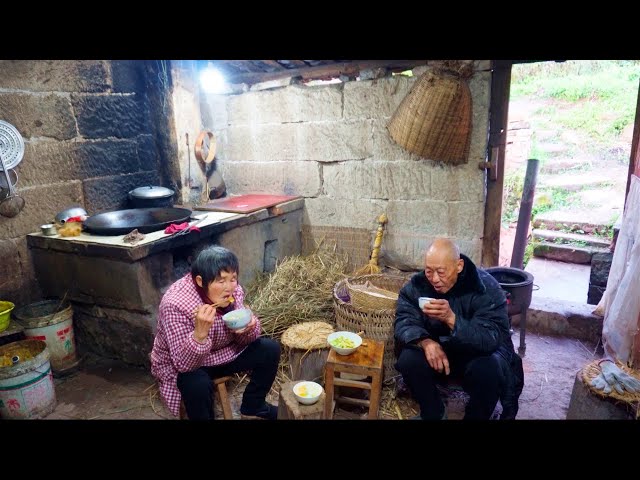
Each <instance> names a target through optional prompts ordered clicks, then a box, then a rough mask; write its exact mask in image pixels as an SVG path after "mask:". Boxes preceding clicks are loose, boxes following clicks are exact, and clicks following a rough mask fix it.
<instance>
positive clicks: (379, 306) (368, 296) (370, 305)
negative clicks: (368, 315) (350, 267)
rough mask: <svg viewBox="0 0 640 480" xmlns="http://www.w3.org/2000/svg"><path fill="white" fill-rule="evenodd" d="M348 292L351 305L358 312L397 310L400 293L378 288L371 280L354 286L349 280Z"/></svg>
mask: <svg viewBox="0 0 640 480" xmlns="http://www.w3.org/2000/svg"><path fill="white" fill-rule="evenodd" d="M347 290H348V292H349V297H350V298H351V304H352V305H353V306H354V307H355V308H357V309H358V310H395V309H396V303H397V302H398V293H397V292H392V291H390V290H385V289H384V288H378V287H376V286H375V285H373V284H372V283H371V282H370V281H369V280H367V281H366V282H365V283H364V284H354V283H351V282H349V279H347Z"/></svg>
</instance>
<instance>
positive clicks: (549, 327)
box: [512, 297, 603, 344]
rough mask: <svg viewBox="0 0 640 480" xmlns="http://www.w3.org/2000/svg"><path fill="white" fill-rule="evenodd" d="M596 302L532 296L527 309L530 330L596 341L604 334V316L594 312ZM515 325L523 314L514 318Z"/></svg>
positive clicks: (518, 323)
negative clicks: (578, 301)
mask: <svg viewBox="0 0 640 480" xmlns="http://www.w3.org/2000/svg"><path fill="white" fill-rule="evenodd" d="M595 308H596V307H595V305H587V304H585V303H577V302H569V301H566V300H557V299H554V298H535V297H534V298H533V299H532V300H531V305H530V306H529V309H528V310H527V327H526V328H527V333H529V332H533V333H539V334H542V335H551V336H558V337H570V338H575V339H578V340H586V341H589V342H593V343H594V344H595V343H597V342H598V341H600V339H601V336H602V322H603V318H602V317H599V316H597V315H594V314H593V313H592V311H593V310H594V309H595ZM512 324H513V326H514V328H516V327H519V326H520V315H514V317H513V319H512Z"/></svg>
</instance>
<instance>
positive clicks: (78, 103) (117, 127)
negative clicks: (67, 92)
mask: <svg viewBox="0 0 640 480" xmlns="http://www.w3.org/2000/svg"><path fill="white" fill-rule="evenodd" d="M71 101H72V103H73V108H74V110H75V112H76V119H77V122H78V130H79V131H80V134H81V135H82V136H83V137H85V138H107V137H116V138H132V137H135V136H137V135H141V134H144V133H150V131H151V127H150V126H149V125H148V124H147V119H148V105H147V103H146V101H145V99H144V98H143V97H140V96H138V95H136V94H132V95H100V96H78V95H72V96H71Z"/></svg>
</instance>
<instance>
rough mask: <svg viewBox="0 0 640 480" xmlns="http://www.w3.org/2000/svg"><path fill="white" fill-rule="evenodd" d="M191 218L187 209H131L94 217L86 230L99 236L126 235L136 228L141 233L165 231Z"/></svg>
mask: <svg viewBox="0 0 640 480" xmlns="http://www.w3.org/2000/svg"><path fill="white" fill-rule="evenodd" d="M190 217H191V210H188V209H186V208H130V209H127V210H115V211H113V212H105V213H100V214H98V215H93V216H91V217H89V218H87V219H86V220H85V221H84V228H85V229H86V230H87V231H88V232H90V233H94V234H97V235H124V234H127V233H129V232H130V231H131V230H133V229H134V228H137V229H138V231H139V232H140V233H150V232H156V231H158V230H164V229H165V228H166V227H168V226H169V225H171V224H172V223H183V222H186V221H188V220H189V218H190Z"/></svg>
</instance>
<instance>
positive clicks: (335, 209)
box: [303, 197, 387, 231]
mask: <svg viewBox="0 0 640 480" xmlns="http://www.w3.org/2000/svg"><path fill="white" fill-rule="evenodd" d="M386 207H387V202H386V201H383V200H342V199H333V198H330V197H317V198H307V199H306V200H305V202H304V217H303V223H304V224H305V225H313V226H333V227H343V226H349V227H351V228H365V229H369V230H371V231H375V229H376V228H377V226H378V224H377V223H376V219H377V218H378V217H379V216H380V214H381V213H382V212H384V211H385V210H386Z"/></svg>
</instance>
